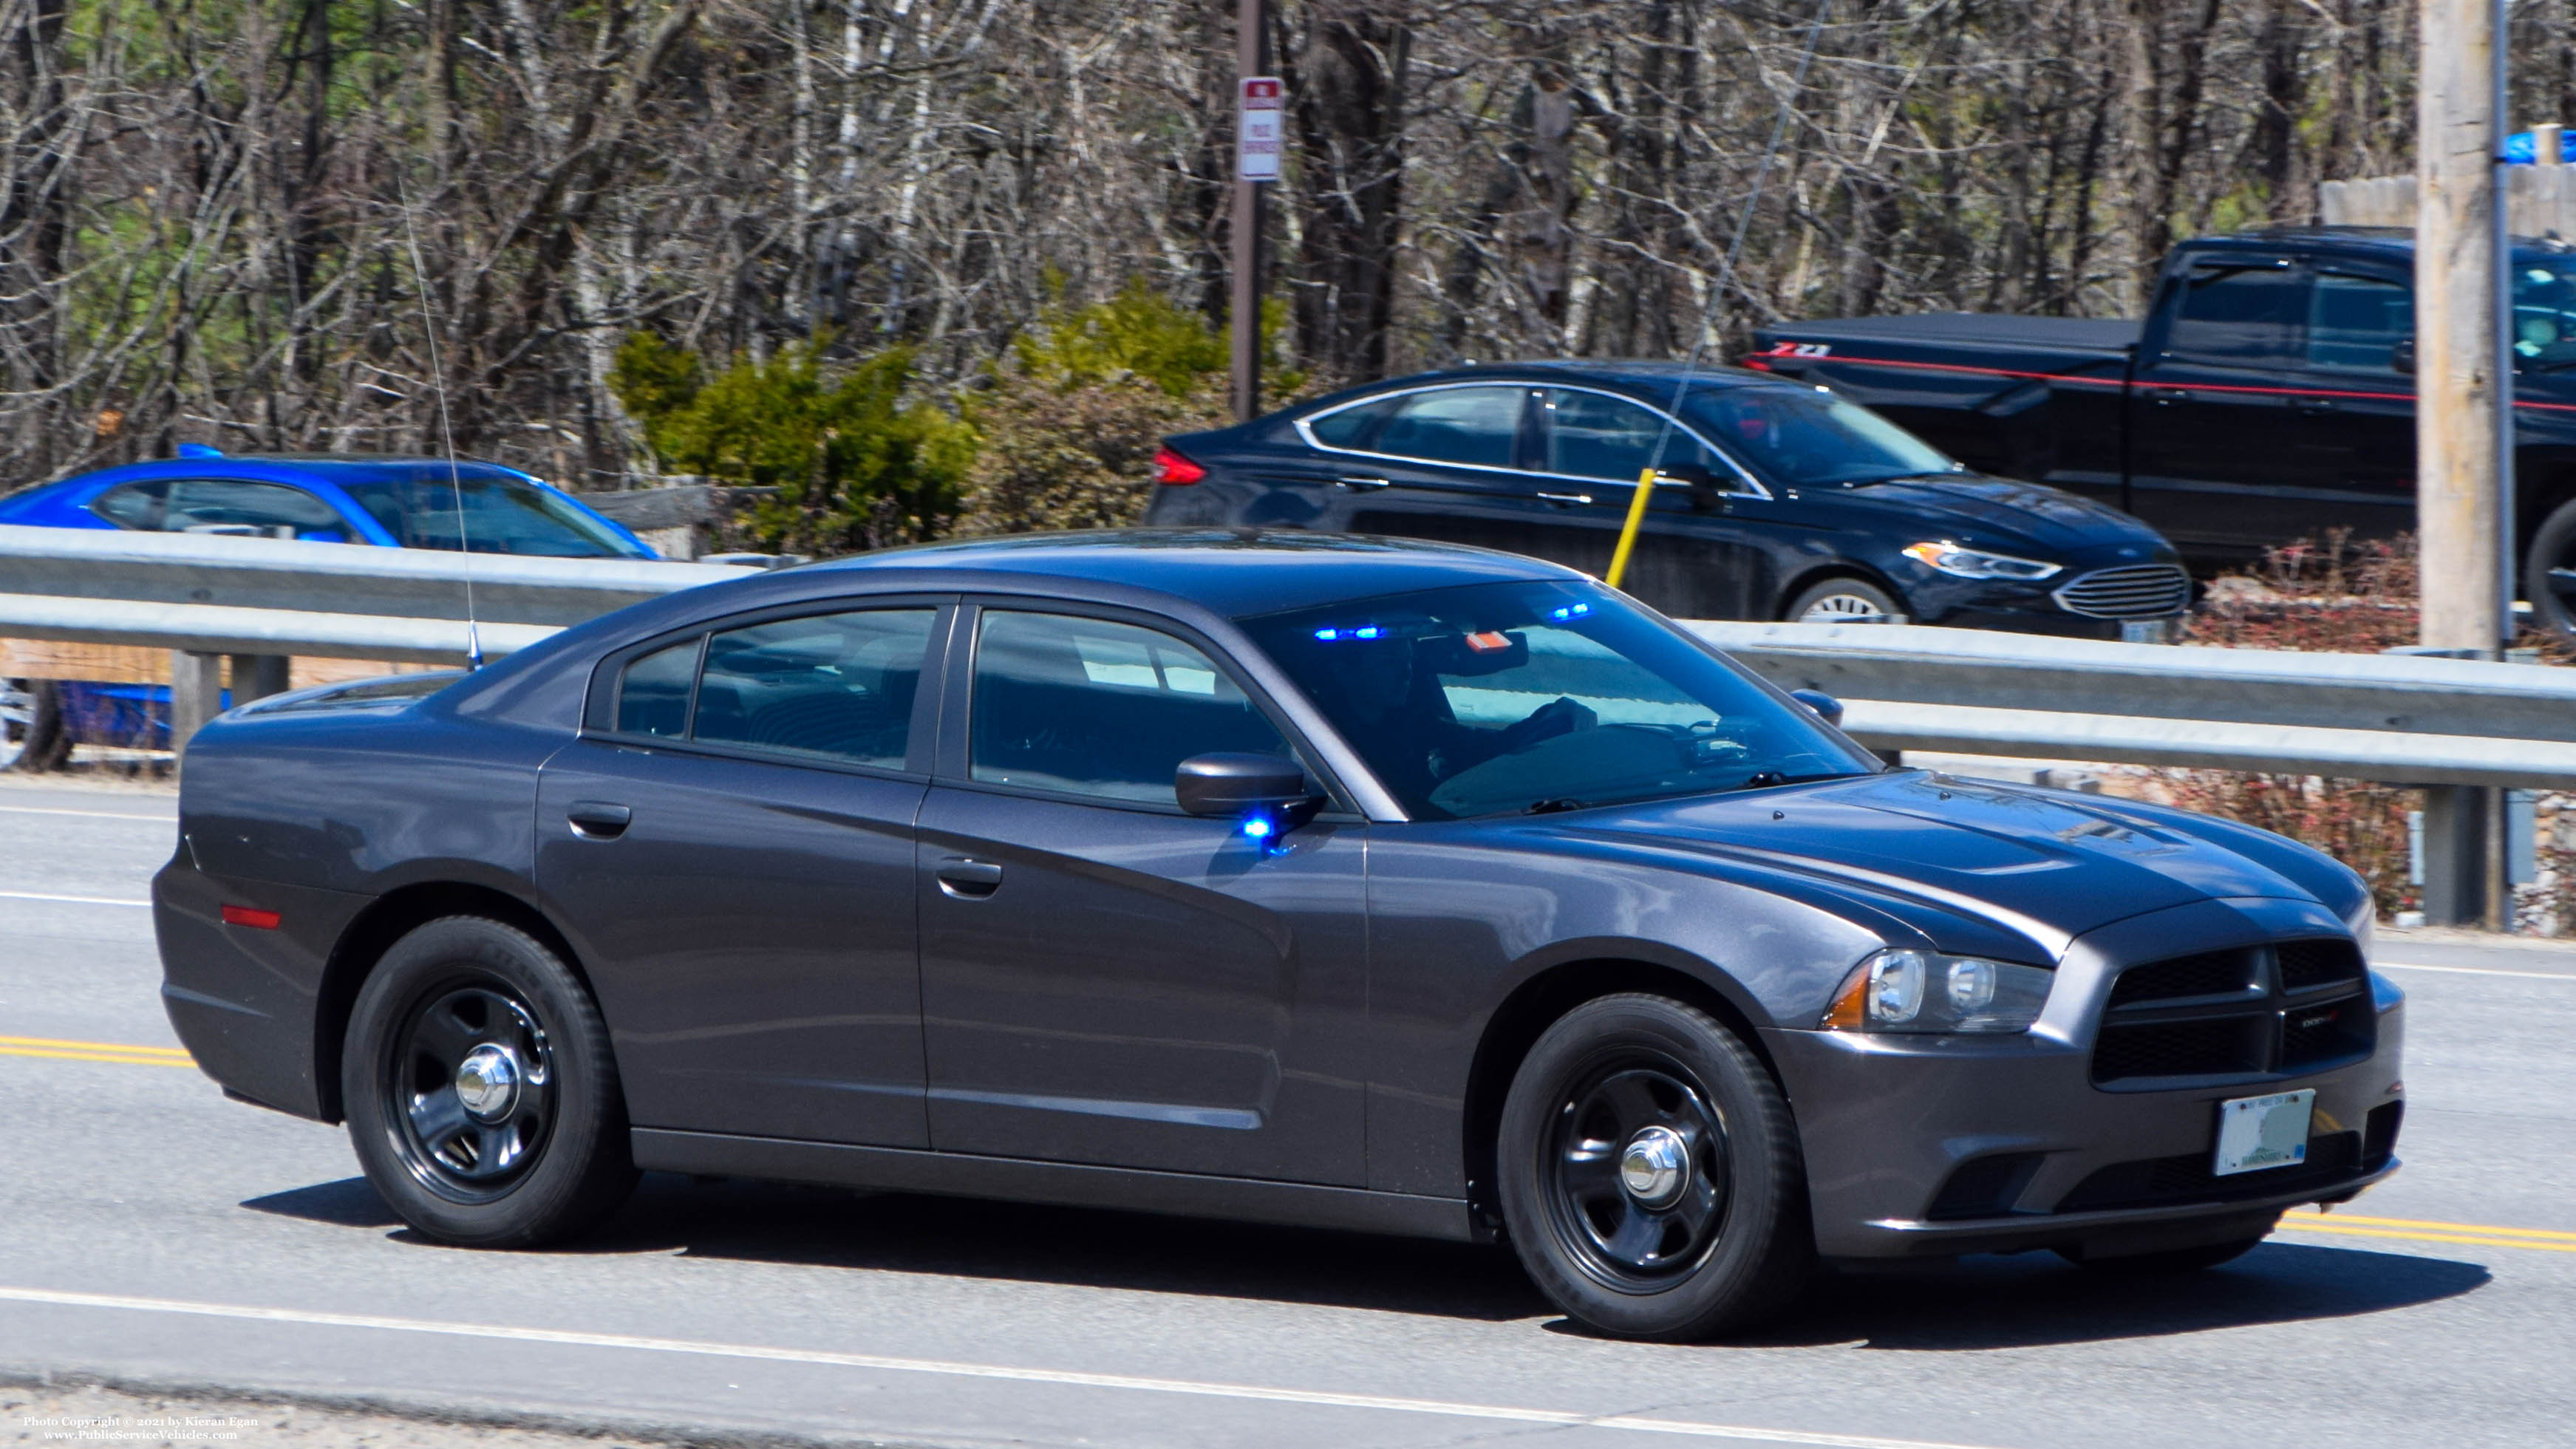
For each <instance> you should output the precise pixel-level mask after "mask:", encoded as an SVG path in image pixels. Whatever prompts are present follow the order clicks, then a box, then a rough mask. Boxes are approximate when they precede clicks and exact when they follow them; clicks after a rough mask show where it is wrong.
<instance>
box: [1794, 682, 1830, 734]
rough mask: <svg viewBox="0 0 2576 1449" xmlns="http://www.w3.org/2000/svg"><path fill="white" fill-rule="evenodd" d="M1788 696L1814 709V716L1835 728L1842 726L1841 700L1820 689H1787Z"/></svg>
mask: <svg viewBox="0 0 2576 1449" xmlns="http://www.w3.org/2000/svg"><path fill="white" fill-rule="evenodd" d="M1789 697H1790V698H1791V699H1794V700H1796V701H1797V702H1798V703H1800V704H1803V705H1805V706H1806V707H1807V708H1809V709H1811V710H1814V711H1815V712H1816V718H1818V719H1820V720H1823V721H1824V722H1825V723H1827V724H1829V725H1832V726H1833V727H1834V728H1836V729H1840V728H1842V724H1843V702H1842V701H1841V700H1839V699H1836V698H1834V697H1833V696H1832V695H1830V694H1827V693H1825V692H1824V691H1823V690H1821V689H1793V690H1790V691H1789Z"/></svg>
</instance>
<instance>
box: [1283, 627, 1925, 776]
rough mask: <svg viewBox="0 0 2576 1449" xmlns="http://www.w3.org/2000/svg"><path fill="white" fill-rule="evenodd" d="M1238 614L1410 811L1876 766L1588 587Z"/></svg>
mask: <svg viewBox="0 0 2576 1449" xmlns="http://www.w3.org/2000/svg"><path fill="white" fill-rule="evenodd" d="M1243 625H1244V628H1245V629H1246V630H1247V631H1248V632H1249V633H1250V634H1251V635H1252V636H1253V639H1254V640H1255V641H1256V642H1257V643H1259V644H1260V646H1261V647H1262V649H1263V650H1264V651H1266V652H1267V653H1268V654H1269V655H1270V657H1271V658H1272V659H1274V660H1276V661H1277V662H1278V664H1279V666H1280V667H1281V668H1282V669H1285V670H1286V671H1287V672H1288V673H1289V675H1290V676H1291V677H1293V678H1294V679H1295V680H1296V681H1297V683H1298V685H1299V686H1300V687H1301V688H1303V689H1304V690H1305V691H1306V694H1307V695H1308V697H1310V698H1311V699H1313V700H1314V701H1315V703H1316V705H1317V706H1318V707H1319V708H1321V709H1322V710H1323V711H1324V713H1325V715H1326V716H1327V717H1328V718H1330V719H1331V720H1332V722H1333V725H1334V727H1335V728H1336V729H1338V730H1339V731H1340V732H1341V735H1342V738H1344V739H1346V740H1348V741H1349V742H1350V743H1351V746H1352V748H1354V749H1356V750H1358V751H1359V753H1360V756H1361V757H1362V758H1363V759H1365V760H1366V761H1367V762H1368V766H1369V769H1370V770H1371V771H1372V772H1373V773H1375V774H1376V776H1377V777H1378V779H1379V781H1380V782H1381V783H1383V784H1384V785H1385V786H1386V788H1387V789H1388V790H1389V791H1390V792H1391V793H1392V794H1394V796H1395V797H1396V799H1397V801H1398V802H1399V803H1401V804H1402V805H1403V806H1404V808H1405V811H1406V813H1408V814H1410V815H1412V816H1413V817H1414V818H1415V819H1418V820H1450V819H1458V818H1462V817H1466V816H1475V815H1499V814H1511V813H1514V812H1523V813H1542V812H1546V811H1551V810H1570V809H1576V808H1579V807H1581V806H1585V805H1604V804H1611V803H1616V802H1621V801H1633V800H1648V799H1659V798H1664V797H1669V796H1676V795H1696V794H1705V793H1709V792H1712V791H1719V790H1736V789H1742V788H1745V787H1747V786H1760V785H1777V784H1787V783H1790V782H1792V781H1797V780H1812V779H1820V778H1826V777H1830V776H1838V775H1859V774H1868V773H1871V772H1873V771H1875V770H1877V769H1878V768H1879V762H1878V761H1877V760H1876V759H1875V758H1874V757H1872V756H1870V755H1868V754H1866V753H1864V752H1862V751H1861V750H1859V749H1857V748H1855V747H1854V746H1852V745H1851V744H1849V743H1848V742H1846V741H1844V740H1842V739H1841V738H1839V737H1838V736H1836V735H1835V734H1834V733H1833V732H1831V731H1830V730H1827V729H1826V728H1825V727H1824V726H1823V725H1822V724H1821V723H1820V722H1818V721H1817V720H1815V719H1814V718H1812V717H1810V716H1808V715H1807V714H1805V713H1804V712H1803V711H1802V710H1800V709H1798V708H1797V707H1796V706H1794V705H1787V704H1783V703H1781V702H1780V700H1779V698H1778V697H1777V696H1775V695H1773V694H1771V693H1770V692H1769V691H1768V690H1766V689H1764V688H1762V687H1761V686H1760V685H1758V684H1756V683H1755V682H1753V681H1752V680H1750V679H1748V678H1746V677H1745V676H1744V675H1742V674H1740V673H1738V672H1737V671H1735V670H1733V669H1731V668H1729V667H1727V665H1725V664H1724V663H1722V662H1721V661H1719V660H1718V659H1716V658H1714V657H1712V656H1711V655H1709V654H1708V652H1707V651H1705V650H1703V649H1701V648H1700V647H1699V646H1698V645H1696V644H1694V643H1693V642H1692V641H1690V640H1688V639H1685V638H1683V637H1681V636H1680V635H1679V634H1677V633H1676V632H1674V630H1673V628H1672V627H1671V626H1670V625H1667V624H1665V623H1663V622H1661V621H1659V620H1656V619H1654V618H1651V617H1649V616H1647V615H1646V614H1644V613H1642V612H1640V611H1639V610H1638V609H1637V608H1636V607H1635V606H1634V605H1632V604H1630V603H1628V602H1627V600H1626V599H1624V598H1623V597H1621V596H1620V595H1618V594H1614V593H1612V592H1610V591H1609V590H1607V589H1603V588H1600V587H1598V586H1596V585H1590V584H1553V583H1531V584H1476V585H1470V586H1468V587H1465V588H1454V589H1433V590H1427V591H1425V592H1422V593H1415V594H1395V595H1390V596H1388V597H1385V598H1378V599H1364V600H1360V601H1358V602H1355V603H1349V604H1337V605H1333V606H1331V607H1329V608H1323V609H1307V610H1300V611H1298V612H1296V613H1290V614H1272V615H1266V616H1263V617H1259V618H1253V619H1247V620H1244V621H1243Z"/></svg>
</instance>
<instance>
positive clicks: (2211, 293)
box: [2164, 262, 2308, 367]
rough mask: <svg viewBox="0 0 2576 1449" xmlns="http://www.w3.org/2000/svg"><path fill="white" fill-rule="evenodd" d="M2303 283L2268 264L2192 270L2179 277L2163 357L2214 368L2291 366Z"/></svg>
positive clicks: (2300, 278)
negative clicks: (2178, 291) (2179, 288)
mask: <svg viewBox="0 0 2576 1449" xmlns="http://www.w3.org/2000/svg"><path fill="white" fill-rule="evenodd" d="M2307 290H2308V284H2307V278H2306V277H2305V276H2303V275H2301V274H2300V273H2297V272H2294V271H2292V270H2291V269H2289V268H2287V267H2280V266H2274V265H2272V264H2270V263H2268V262H2267V263H2262V264H2259V265H2248V266H2197V267H2194V268H2192V269H2191V270H2190V271H2189V272H2187V273H2185V274H2184V275H2183V279H2182V297H2181V299H2180V305H2178V306H2176V307H2175V309H2174V314H2173V325H2172V327H2171V329H2170V330H2169V331H2168V332H2167V333H2166V334H2165V346H2164V352H2165V355H2166V356H2167V357H2170V358H2172V359H2173V360H2175V361H2177V362H2206V363H2214V364H2216V365H2218V366H2220V367H2267V366H2282V365H2295V363H2296V360H2297V357H2298V351H2299V348H2298V343H2299V332H2300V329H2301V324H2302V322H2304V320H2305V313H2306V311H2307V306H2306V302H2307V298H2306V295H2305V294H2306V292H2307Z"/></svg>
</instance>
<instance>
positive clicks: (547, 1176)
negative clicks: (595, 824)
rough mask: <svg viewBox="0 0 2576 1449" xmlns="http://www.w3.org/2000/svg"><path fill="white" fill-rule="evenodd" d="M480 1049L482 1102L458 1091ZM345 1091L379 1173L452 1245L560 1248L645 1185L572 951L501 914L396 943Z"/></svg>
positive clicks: (410, 1210) (355, 1135)
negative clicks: (559, 949)
mask: <svg viewBox="0 0 2576 1449" xmlns="http://www.w3.org/2000/svg"><path fill="white" fill-rule="evenodd" d="M478 1053H479V1054H480V1055H478ZM468 1059H473V1060H475V1061H476V1062H477V1063H478V1065H479V1066H480V1067H481V1068H482V1070H481V1071H480V1072H478V1075H477V1076H476V1078H475V1079H474V1081H473V1088H474V1091H475V1093H476V1094H477V1095H478V1096H481V1097H483V1098H484V1100H483V1101H482V1102H481V1103H480V1104H479V1105H480V1106H481V1108H482V1110H481V1111H480V1112H478V1111H476V1110H475V1108H474V1107H472V1106H469V1105H468V1103H467V1099H466V1097H465V1095H464V1094H462V1093H461V1092H460V1090H459V1080H460V1077H459V1073H460V1068H461V1067H462V1066H463V1064H464V1063H465V1062H466V1061H467V1060H468ZM512 1083H514V1084H515V1085H507V1084H512ZM505 1085H507V1089H506V1090H504V1086H505ZM340 1092H341V1102H342V1103H343V1105H344V1109H345V1110H346V1112H347V1113H348V1118H349V1140H350V1143H351V1144H352V1145H353V1146H354V1147H356V1149H357V1153H358V1162H359V1164H360V1165H361V1166H362V1167H364V1168H365V1169H366V1174H367V1180H368V1181H369V1182H372V1183H374V1184H375V1187H376V1191H377V1192H378V1193H380V1194H382V1195H383V1197H384V1199H385V1202H386V1204H387V1205H389V1206H390V1207H392V1208H393V1210H394V1211H395V1212H396V1213H398V1214H400V1215H401V1217H402V1219H403V1221H404V1222H407V1223H409V1224H411V1225H412V1226H413V1227H414V1228H416V1229H418V1230H419V1231H420V1232H422V1233H424V1234H426V1235H428V1236H429V1237H432V1238H436V1239H437V1240H439V1241H440V1242H444V1243H456V1244H459V1245H462V1246H466V1247H476V1248H532V1247H537V1246H540V1245H542V1244H546V1243H551V1242H557V1241H560V1240H562V1239H565V1238H569V1237H573V1236H575V1235H577V1234H579V1233H581V1232H583V1231H584V1230H586V1229H588V1228H590V1227H591V1226H593V1225H594V1224H596V1223H598V1222H599V1221H600V1220H601V1219H602V1218H605V1217H606V1216H607V1215H608V1214H609V1213H611V1212H613V1211H615V1210H616V1208H617V1206H618V1204H620V1203H622V1202H624V1201H625V1200H626V1196H627V1194H628V1193H630V1192H632V1191H633V1190H634V1187H635V1180H636V1172H635V1163H634V1159H633V1157H632V1156H631V1155H630V1147H629V1143H628V1140H627V1135H626V1101H625V1095H624V1092H623V1091H622V1089H621V1088H620V1086H619V1084H618V1080H617V1062H616V1059H615V1058H614V1057H613V1056H612V1055H611V1054H610V1051H609V1045H608V1028H607V1026H606V1024H605V1023H603V1022H602V1021H601V1020H600V1016H599V1008H598V1007H597V1006H596V1005H594V1004H593V1003H592V1001H591V999H590V993H589V992H588V991H587V990H586V989H584V988H583V986H582V984H581V981H580V979H579V978H578V977H576V976H574V975H573V973H572V970H571V968H570V967H568V966H566V965H565V964H564V962H563V960H562V959H561V958H560V957H558V956H556V955H555V953H554V952H552V951H550V950H548V949H547V948H546V947H545V946H544V945H542V944H540V943H539V942H538V941H537V940H536V939H535V938H534V937H532V936H530V935H528V934H527V933H526V932H525V931H521V930H519V929H518V928H516V927H514V926H507V925H503V924H502V923H501V922H499V921H493V920H486V919H484V918H482V917H479V916H449V917H446V918H444V919H441V920H435V921H431V922H428V923H427V924H425V925H422V926H419V927H416V928H414V929H413V930H412V931H411V932H410V933H409V934H407V935H405V936H404V937H403V938H402V939H401V940H399V941H396V942H395V943H394V944H393V946H392V948H391V949H389V950H387V951H386V952H385V954H384V957H383V959H381V960H379V961H378V962H377V963H376V968H375V970H374V971H373V972H372V973H371V974H370V975H369V976H368V977H367V982H366V985H365V986H364V987H362V988H360V990H359V992H358V1000H357V1003H356V1005H355V1006H354V1007H353V1008H352V1009H351V1011H350V1014H349V1035H348V1043H347V1049H346V1050H345V1051H344V1052H343V1053H342V1054H341V1069H340Z"/></svg>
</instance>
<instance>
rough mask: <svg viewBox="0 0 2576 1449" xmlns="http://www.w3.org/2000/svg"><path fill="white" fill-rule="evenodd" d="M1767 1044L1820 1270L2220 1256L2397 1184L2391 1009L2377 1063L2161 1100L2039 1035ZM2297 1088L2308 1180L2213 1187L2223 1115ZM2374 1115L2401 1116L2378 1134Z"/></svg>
mask: <svg viewBox="0 0 2576 1449" xmlns="http://www.w3.org/2000/svg"><path fill="white" fill-rule="evenodd" d="M1763 1037H1764V1041H1765V1044H1766V1045H1767V1046H1768V1047H1769V1048H1770V1051H1771V1057H1772V1060H1773V1061H1774V1062H1775V1063H1776V1064H1777V1065H1778V1067H1779V1070H1780V1075H1781V1078H1782V1082H1783V1085H1784V1086H1786V1088H1787V1089H1788V1093H1789V1100H1790V1104H1791V1107H1792V1109H1793V1110H1794V1111H1795V1112H1796V1113H1797V1117H1798V1130H1799V1135H1800V1138H1801V1140H1802V1142H1803V1144H1804V1146H1805V1149H1806V1159H1807V1191H1808V1196H1809V1201H1810V1203H1811V1206H1812V1208H1813V1211H1814V1216H1815V1231H1816V1247H1817V1250H1818V1251H1819V1252H1820V1253H1822V1254H1824V1255H1825V1256H1827V1257H1837V1258H1902V1257H1914V1256H1921V1255H1950V1254H1958V1253H2013V1252H2022V1251H2025V1250H2027V1249H2031V1248H2047V1247H2060V1246H2071V1247H2078V1248H2081V1249H2082V1250H2083V1251H2085V1252H2086V1253H2088V1254H2091V1255H2094V1256H2116V1255H2118V1254H2121V1253H2133V1252H2151V1251H2156V1250H2159V1249H2163V1248H2169V1247H2173V1248H2179V1247H2190V1246H2196V1245H2198V1244H2201V1243H2214V1242H2224V1241H2230V1240H2235V1239H2243V1238H2248V1237H2254V1236H2258V1235H2260V1234H2261V1233H2263V1232H2264V1231H2266V1230H2268V1229H2269V1228H2270V1226H2271V1224H2272V1221H2273V1219H2275V1218H2277V1217H2278V1216H2279V1215H2280V1213H2281V1212H2282V1210H2283V1209H2286V1208H2289V1207H2294V1206H2297V1205H2299V1204H2302V1203H2312V1202H2332V1201H2340V1200H2342V1199H2345V1198H2349V1197H2351V1196H2352V1195H2353V1194H2354V1193H2357V1192H2359V1191H2360V1190H2361V1189H2363V1188H2365V1187H2368V1186H2370V1185H2371V1184H2372V1183H2375V1182H2378V1181H2380V1180H2381V1179H2382V1178H2385V1177H2387V1176H2388V1175H2389V1174H2390V1173H2392V1172H2394V1171H2395V1170H2396V1168H2397V1160H2396V1158H2395V1156H2394V1155H2393V1149H2394V1147H2395V1127H2396V1123H2397V1121H2398V1120H2399V1115H2400V1112H2402V1105H2401V1104H2402V1102H2403V1097H2402V1091H2403V1088H2402V1085H2401V1083H2400V1081H2399V1074H2398V1062H2399V1057H2400V1048H2401V1046H2402V1037H2403V1008H2402V1007H2397V1008H2391V1009H2389V1010H2387V1011H2384V1012H2382V1013H2381V1014H2380V1017H2379V1032H2378V1043H2377V1046H2376V1049H2375V1050H2374V1051H2373V1052H2372V1054H2371V1055H2370V1056H2369V1057H2367V1058H2364V1059H2362V1060H2360V1061H2357V1062H2352V1063H2350V1064H2348V1065H2345V1066H2341V1067H2336V1068H2333V1069H2330V1070H2327V1071H2322V1072H2315V1073H2309V1074H2305V1075H2300V1076H2294V1077H2286V1078H2279V1079H2274V1080H2269V1081H2264V1082H2260V1083H2256V1084H2251V1085H2245V1084H2237V1085H2228V1086H2196V1087H2188V1088H2179V1089H2176V1090H2172V1091H2136V1090H2126V1089H2124V1090H2119V1091H2104V1090H2102V1089H2100V1088H2098V1087H2096V1086H2094V1085H2093V1083H2092V1081H2091V1078H2090V1075H2089V1070H2090V1057H2091V1052H2090V1048H2089V1047H2088V1046H2078V1045H2072V1044H2068V1043H2065V1042H2060V1041H2055V1040H2051V1039H2049V1038H2046V1037H2043V1036H2037V1035H2032V1036H2018V1037H2011V1038H2004V1039H2000V1040H1996V1041H1991V1042H1988V1041H1978V1040H1975V1039H1968V1038H1921V1039H1915V1040H1910V1041H1909V1040H1906V1039H1902V1038H1890V1037H1885V1036H1869V1035H1864V1034H1858V1033H1847V1032H1830V1031H1790V1030H1779V1029H1774V1030H1770V1031H1766V1032H1764V1033H1763ZM2300 1088H2314V1089H2316V1093H2317V1097H2316V1107H2315V1116H2314V1118H2313V1121H2312V1125H2311V1127H2310V1137H2309V1144H2310V1151H2309V1163H2308V1164H2306V1165H2302V1166H2298V1167H2288V1168H2275V1169H2271V1170H2269V1171H2266V1172H2251V1173H2241V1174H2236V1175H2232V1176H2229V1177H2223V1178H2222V1177H2213V1176H2211V1175H2210V1174H2209V1173H2208V1171H2207V1164H2208V1163H2209V1161H2210V1160H2211V1157H2212V1156H2213V1154H2214V1151H2215V1147H2216V1141H2217V1128H2218V1104H2219V1103H2220V1102H2222V1101H2225V1100H2227V1099H2229V1098H2231V1097H2248V1096H2258V1095H2263V1094H2266V1093H2270V1092H2281V1091H2293V1090H2297V1089H2300ZM2383 1107H2397V1108H2398V1109H2399V1110H2398V1111H2392V1112H2385V1113H2382V1114H2381V1115H2380V1116H2379V1117H2378V1118H2377V1119H2376V1120H2374V1119H2373V1116H2372V1113H2373V1112H2374V1110H2375V1109H2379V1108H2383Z"/></svg>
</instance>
